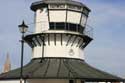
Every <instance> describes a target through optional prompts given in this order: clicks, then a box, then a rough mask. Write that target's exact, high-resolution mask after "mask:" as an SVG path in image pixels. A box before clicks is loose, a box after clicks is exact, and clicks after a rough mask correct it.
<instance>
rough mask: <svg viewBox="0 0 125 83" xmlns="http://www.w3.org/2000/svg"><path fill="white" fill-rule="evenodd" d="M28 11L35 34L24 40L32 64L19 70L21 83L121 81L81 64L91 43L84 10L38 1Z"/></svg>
mask: <svg viewBox="0 0 125 83" xmlns="http://www.w3.org/2000/svg"><path fill="white" fill-rule="evenodd" d="M31 10H32V11H34V13H35V17H34V18H35V32H34V33H33V34H29V35H26V36H25V37H24V40H25V42H27V44H28V45H29V46H30V47H31V48H32V60H31V61H30V63H28V64H27V65H25V66H24V67H23V72H22V77H21V79H23V80H24V82H25V83H84V82H116V81H118V82H119V81H123V79H121V78H119V77H117V76H114V75H111V74H108V73H106V72H103V71H100V70H98V69H96V68H93V67H91V66H90V65H88V64H87V63H86V62H85V58H84V49H85V47H86V46H87V45H88V44H89V43H90V42H91V41H92V37H91V29H89V28H88V27H86V23H87V18H88V15H89V12H90V9H89V8H88V7H87V6H85V5H84V4H83V3H81V2H77V1H73V0H41V1H37V2H34V3H32V5H31ZM21 69H22V68H18V69H15V70H12V71H10V72H7V73H4V74H1V75H0V80H15V79H16V80H18V79H20V74H21V73H20V71H21ZM8 82H9V81H8Z"/></svg>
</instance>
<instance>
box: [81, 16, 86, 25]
mask: <svg viewBox="0 0 125 83" xmlns="http://www.w3.org/2000/svg"><path fill="white" fill-rule="evenodd" d="M86 22H87V17H86V16H85V15H84V14H82V20H81V25H82V26H83V27H84V26H85V24H86Z"/></svg>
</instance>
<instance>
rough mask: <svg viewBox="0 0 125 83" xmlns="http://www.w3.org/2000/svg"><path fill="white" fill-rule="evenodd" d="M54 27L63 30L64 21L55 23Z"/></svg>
mask: <svg viewBox="0 0 125 83" xmlns="http://www.w3.org/2000/svg"><path fill="white" fill-rule="evenodd" d="M56 29H57V30H64V29H65V24H64V23H56Z"/></svg>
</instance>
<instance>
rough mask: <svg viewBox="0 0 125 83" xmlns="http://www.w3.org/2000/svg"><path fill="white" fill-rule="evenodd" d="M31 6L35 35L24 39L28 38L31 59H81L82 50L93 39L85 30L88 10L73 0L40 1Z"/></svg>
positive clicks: (82, 57) (82, 56)
mask: <svg viewBox="0 0 125 83" xmlns="http://www.w3.org/2000/svg"><path fill="white" fill-rule="evenodd" d="M31 9H32V10H33V11H34V12H35V25H36V27H35V34H34V35H31V36H28V37H26V40H28V38H29V39H30V40H29V41H28V43H29V44H30V46H31V47H32V49H33V56H32V58H46V57H51V58H52V57H56V58H75V59H82V60H84V52H83V49H84V48H85V47H86V46H87V44H88V43H89V42H90V41H91V40H92V38H91V37H90V36H89V35H88V34H87V33H86V32H85V31H86V21H87V17H88V14H89V12H90V9H88V8H87V7H86V6H85V5H83V4H81V3H79V2H75V1H72V0H43V1H40V2H36V3H33V4H32V6H31ZM43 37H44V44H45V45H43V44H42V43H43Z"/></svg>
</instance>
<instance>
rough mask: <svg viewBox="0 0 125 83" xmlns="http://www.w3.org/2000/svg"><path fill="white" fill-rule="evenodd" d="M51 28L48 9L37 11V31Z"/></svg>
mask: <svg viewBox="0 0 125 83" xmlns="http://www.w3.org/2000/svg"><path fill="white" fill-rule="evenodd" d="M48 29H49V21H48V10H47V8H44V9H38V10H37V11H36V27H35V32H36V33H41V32H43V31H46V30H48Z"/></svg>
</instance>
